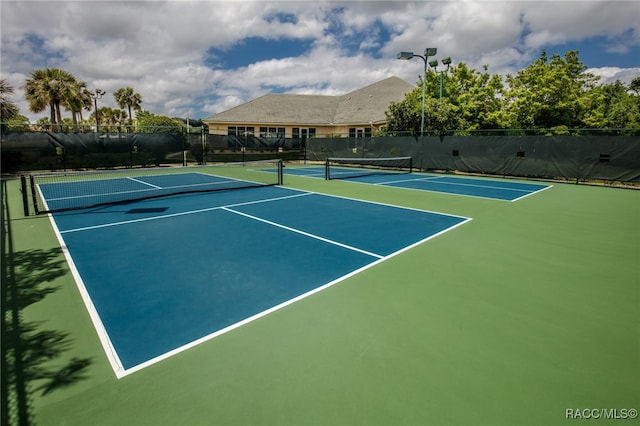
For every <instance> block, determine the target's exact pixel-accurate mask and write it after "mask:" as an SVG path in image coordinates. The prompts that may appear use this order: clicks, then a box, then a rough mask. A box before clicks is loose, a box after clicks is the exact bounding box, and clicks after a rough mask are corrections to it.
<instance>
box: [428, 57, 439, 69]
mask: <svg viewBox="0 0 640 426" xmlns="http://www.w3.org/2000/svg"><path fill="white" fill-rule="evenodd" d="M429 66H430V67H431V68H436V67H437V66H438V60H437V59H434V60H433V61H429Z"/></svg>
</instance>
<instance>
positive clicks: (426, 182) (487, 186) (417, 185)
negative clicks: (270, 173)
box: [285, 166, 549, 201]
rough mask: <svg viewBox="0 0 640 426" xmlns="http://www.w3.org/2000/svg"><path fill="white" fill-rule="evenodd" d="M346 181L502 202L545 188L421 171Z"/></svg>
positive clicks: (318, 170)
mask: <svg viewBox="0 0 640 426" xmlns="http://www.w3.org/2000/svg"><path fill="white" fill-rule="evenodd" d="M332 170H333V171H332V176H340V173H341V168H340V167H334V168H333V169H332ZM342 170H344V174H345V175H346V176H349V175H350V174H352V173H353V169H352V168H344V169H342ZM285 173H287V174H294V175H298V176H306V177H315V178H321V179H324V176H325V169H324V167H321V166H314V167H301V168H292V167H291V168H286V169H285ZM348 180H349V181H351V182H359V183H366V184H371V185H381V186H393V187H397V188H406V189H416V190H421V191H431V192H441V193H447V194H455V195H466V196H471V197H480V198H490V199H494V200H505V201H517V200H519V199H521V198H524V197H527V196H529V195H532V194H535V193H536V192H539V191H542V190H544V189H547V188H549V185H542V184H534V183H522V182H514V181H511V180H494V179H483V178H472V177H458V176H443V175H433V174H425V173H406V174H402V173H391V172H387V173H384V172H381V173H378V174H371V175H367V176H358V177H349V178H348Z"/></svg>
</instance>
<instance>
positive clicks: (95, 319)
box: [38, 188, 472, 379]
mask: <svg viewBox="0 0 640 426" xmlns="http://www.w3.org/2000/svg"><path fill="white" fill-rule="evenodd" d="M283 189H287V190H291V191H296V192H299V193H298V194H294V195H289V196H283V197H276V198H270V199H267V200H256V201H250V202H245V203H237V204H232V205H228V206H218V207H212V208H207V209H200V210H194V211H189V212H182V213H175V214H171V215H161V216H155V217H152V218H145V219H137V220H131V221H123V222H117V223H111V224H105V225H97V226H91V227H85V228H77V229H72V230H67V231H62V232H61V231H59V229H58V226H57V224H56V222H55V219H54V217H53V214H48V216H49V220H50V222H51V225H52V227H53V229H54V232H55V234H56V237H57V238H58V242H59V243H60V246H61V248H62V251H63V253H64V255H65V258H66V259H67V263H68V264H69V268H70V269H71V273H72V275H73V277H74V279H75V281H76V285H77V287H78V290H79V292H80V295H81V297H82V300H83V302H84V304H85V307H86V309H87V311H88V313H89V316H90V318H91V321H92V323H93V326H94V328H95V330H96V333H97V334H98V338H99V339H100V343H101V344H102V347H103V350H104V351H105V355H106V356H107V359H108V360H109V363H110V364H111V368H112V369H113V371H114V373H115V375H116V378H118V379H121V378H123V377H125V376H128V375H129V374H132V373H135V372H137V371H140V370H142V369H143V368H145V367H148V366H150V365H153V364H155V363H157V362H159V361H162V360H165V359H167V358H169V357H171V356H173V355H176V354H178V353H180V352H183V351H185V350H187V349H190V348H192V347H195V346H197V345H199V344H201V343H203V342H206V341H208V340H211V339H213V338H215V337H217V336H220V335H222V334H225V333H228V332H229V331H232V330H234V329H236V328H238V327H241V326H243V325H245V324H248V323H250V322H252V321H255V320H256V319H258V318H261V317H263V316H266V315H268V314H270V313H272V312H275V311H277V310H279V309H282V308H284V307H286V306H288V305H291V304H293V303H295V302H298V301H300V300H302V299H304V298H307V297H309V296H311V295H313V294H316V293H318V292H320V291H323V290H325V289H327V288H329V287H331V286H333V285H335V284H338V283H339V282H342V281H344V280H345V279H347V278H350V277H352V276H354V275H356V274H358V273H360V272H362V271H364V270H366V269H369V268H371V267H373V266H375V265H377V264H378V263H381V262H383V261H385V260H387V259H390V258H392V257H394V256H397V255H398V254H400V253H403V252H405V251H407V250H410V249H411V248H413V247H416V246H418V245H420V244H422V243H424V242H426V241H428V240H431V239H432V238H435V237H437V236H440V235H442V234H444V233H446V232H448V231H451V230H453V229H455V228H457V227H459V226H461V225H463V224H465V223H467V222H469V221H470V220H472V219H471V218H468V217H464V216H458V215H452V214H448V213H441V212H434V211H429V210H422V209H417V208H410V207H403V206H396V205H393V204H386V203H378V202H373V201H368V200H360V199H356V198H349V197H342V196H337V195H330V194H323V193H318V192H310V191H302V190H299V189H294V188H283ZM38 190H39V188H38ZM41 195H42V194H41ZM307 195H320V196H326V197H334V198H342V199H346V200H351V201H357V202H362V203H369V204H378V205H383V206H388V207H394V208H399V209H404V210H413V211H420V212H425V213H432V214H438V215H441V216H449V217H456V218H459V219H464V220H463V221H461V222H459V223H457V224H455V225H453V226H450V227H449V228H446V229H443V230H442V231H440V232H437V233H435V234H432V235H429V236H428V237H426V238H424V239H422V240H420V241H417V242H415V243H413V244H411V245H409V246H406V247H404V248H402V249H400V250H398V251H396V252H394V253H391V254H389V255H387V256H381V255H378V254H375V253H370V252H367V251H364V250H360V249H357V248H355V247H351V246H348V245H345V244H341V243H338V242H335V241H331V240H328V239H325V238H322V237H319V236H314V235H313V234H309V233H306V232H304V231H301V230H296V229H294V228H290V227H287V226H284V225H281V224H277V223H275V222H271V221H267V220H266V219H261V218H258V217H255V216H251V215H248V214H245V213H241V212H238V211H235V210H232V209H231V207H235V206H241V205H249V204H258V203H262V202H269V201H278V200H283V199H289V198H297V197H302V196H307ZM41 198H42V199H44V198H43V197H41ZM45 207H46V202H45ZM218 209H224V210H227V211H229V212H231V213H236V214H240V215H243V216H247V217H249V218H251V219H254V220H259V221H262V222H265V223H268V224H271V225H273V226H277V227H280V228H284V229H288V230H290V231H292V232H297V233H300V234H303V235H306V236H308V237H311V238H317V239H319V240H322V241H325V242H328V243H331V244H335V245H338V246H342V247H345V248H348V249H351V250H354V251H357V252H360V253H363V254H366V255H369V256H372V257H374V258H377V260H375V261H373V262H371V263H369V264H367V265H364V266H363V267H361V268H359V269H356V270H354V271H351V272H350V273H348V274H346V275H343V276H342V277H339V278H337V279H335V280H333V281H331V282H329V283H327V284H324V285H322V286H320V287H316V288H314V289H312V290H310V291H308V292H306V293H303V294H301V295H299V296H296V297H294V298H292V299H289V300H287V301H285V302H282V303H280V304H278V305H276V306H273V307H271V308H269V309H267V310H265V311H262V312H259V313H257V314H255V315H253V316H251V317H248V318H245V319H244V320H241V321H239V322H237V323H235V324H232V325H230V326H228V327H225V328H223V329H220V330H218V331H216V332H214V333H211V334H209V335H206V336H203V337H201V338H199V339H197V340H194V341H192V342H190V343H187V344H185V345H183V346H180V347H178V348H176V349H174V350H172V351H169V352H166V353H164V354H162V355H160V356H157V357H155V358H152V359H150V360H147V361H145V362H143V363H140V364H137V365H135V366H133V367H131V368H128V369H125V368H124V367H123V365H122V362H121V361H120V358H119V356H118V354H117V352H116V350H115V347H114V346H113V343H112V342H111V339H110V338H109V334H108V333H107V330H106V328H105V327H104V324H103V323H102V320H101V318H100V315H99V314H98V311H97V309H96V307H95V305H94V304H93V301H92V300H91V296H90V295H89V292H88V290H87V288H86V286H85V285H84V281H83V280H82V277H81V276H80V273H79V272H78V270H77V268H76V266H75V263H74V261H73V258H72V257H71V253H70V251H69V249H68V248H67V246H66V244H65V242H64V238H63V236H62V234H63V233H69V232H77V231H82V230H88V229H97V228H104V227H109V226H117V225H122V224H127V223H135V222H143V221H148V220H155V219H163V218H168V217H174V216H182V215H187V214H195V213H201V212H206V211H212V210H218Z"/></svg>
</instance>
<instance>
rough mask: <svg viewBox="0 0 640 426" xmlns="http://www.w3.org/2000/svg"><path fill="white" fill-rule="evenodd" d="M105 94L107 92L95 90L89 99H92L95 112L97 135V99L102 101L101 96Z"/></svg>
mask: <svg viewBox="0 0 640 426" xmlns="http://www.w3.org/2000/svg"><path fill="white" fill-rule="evenodd" d="M105 93H107V92H105V91H104V90H102V89H96V91H95V92H94V93H92V94H91V97H92V98H93V106H94V107H95V110H96V133H98V99H102V95H104V94H105Z"/></svg>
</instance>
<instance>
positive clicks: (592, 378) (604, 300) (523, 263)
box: [0, 176, 640, 426]
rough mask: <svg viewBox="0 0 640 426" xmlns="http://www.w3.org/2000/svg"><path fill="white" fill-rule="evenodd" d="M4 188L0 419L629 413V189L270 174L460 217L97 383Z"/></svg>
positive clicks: (632, 379)
mask: <svg viewBox="0 0 640 426" xmlns="http://www.w3.org/2000/svg"><path fill="white" fill-rule="evenodd" d="M19 186H20V185H19V181H17V180H9V181H4V182H3V194H2V199H3V200H2V201H3V206H6V205H7V204H8V209H6V208H5V207H3V219H4V220H3V243H2V244H3V245H2V248H3V253H2V254H3V259H2V260H3V268H2V269H3V276H2V303H3V305H2V309H3V318H4V322H3V330H2V331H3V333H2V339H3V340H2V346H3V374H2V376H3V379H2V380H3V381H2V386H3V389H2V394H3V405H2V408H3V417H2V419H0V423H2V424H10V425H14V424H16V425H17V424H33V425H43V426H44V425H125V426H126V425H218V424H219V425H553V424H575V423H576V420H573V419H570V418H567V417H568V416H567V410H574V411H575V410H594V409H598V410H617V411H615V412H607V413H609V414H611V413H613V414H615V415H617V416H618V417H620V416H621V415H622V414H625V413H626V415H628V413H633V411H629V410H634V409H635V410H637V409H640V315H639V314H638V312H640V220H639V219H640V192H639V191H636V190H630V189H616V188H605V187H591V186H585V185H572V184H558V183H554V184H553V187H551V188H549V189H547V190H545V191H541V192H539V193H536V194H533V195H531V196H529V197H526V198H523V199H521V200H518V201H516V202H505V201H499V200H489V199H483V198H475V197H465V196H459V195H451V194H442V193H433V192H426V191H414V190H407V189H402V188H391V187H380V186H374V185H363V184H358V183H352V182H347V181H324V180H320V179H309V178H304V177H298V176H286V179H285V186H288V187H291V188H296V189H302V190H308V191H315V192H319V193H325V194H331V195H339V196H345V197H352V198H357V199H362V200H369V201H374V202H379V203H387V204H392V205H398V206H404V207H410V208H416V209H422V210H429V211H434V212H441V213H447V214H452V215H460V216H464V217H469V218H472V220H471V221H470V222H469V223H466V224H465V225H464V226H461V227H458V228H456V229H453V230H451V231H449V232H447V233H445V234H443V235H440V236H438V237H437V238H434V239H431V240H429V241H426V242H424V243H423V244H421V245H418V246H417V247H414V248H412V249H410V250H407V251H405V252H403V253H401V254H399V255H397V256H395V257H393V258H390V259H388V260H387V261H385V262H382V263H380V264H378V265H376V266H374V267H372V268H369V269H366V270H364V271H363V272H361V273H359V274H356V275H354V276H352V277H350V278H347V279H346V280H344V281H342V282H340V283H338V284H337V285H334V286H332V287H330V288H328V289H326V290H324V291H321V292H319V293H316V294H313V295H312V296H310V297H307V298H305V299H303V300H301V301H299V302H296V303H293V304H291V305H288V306H286V307H284V308H283V309H280V310H278V311H276V312H273V313H271V314H269V315H266V316H264V317H261V318H259V319H258V320H256V321H253V322H251V323H249V324H246V325H244V326H242V327H239V328H237V329H235V330H233V331H231V332H229V333H226V334H223V335H221V336H219V337H216V338H215V339H212V340H209V341H206V342H204V343H202V344H200V345H197V346H195V347H193V348H191V349H189V350H187V351H184V352H181V353H179V354H177V355H175V356H172V357H170V358H168V359H165V360H163V361H161V362H159V363H156V364H154V365H151V366H149V367H147V368H145V369H142V370H140V371H137V372H135V373H133V374H131V375H128V376H126V377H124V378H122V379H117V378H116V376H115V374H114V372H113V370H112V369H111V367H110V365H109V362H108V360H107V357H106V356H105V353H104V350H103V348H102V346H101V344H100V341H99V338H98V336H97V334H96V332H95V330H94V328H93V325H92V323H91V320H90V317H89V314H88V313H87V310H86V308H85V306H84V304H83V302H82V299H81V296H80V294H79V291H78V288H77V286H76V284H75V281H74V278H73V275H72V274H71V272H70V270H69V267H68V265H67V264H66V262H65V258H64V256H63V253H62V250H61V248H60V247H59V244H58V240H57V239H56V236H55V234H54V231H53V229H52V227H51V225H50V222H49V219H48V218H47V217H44V216H39V217H33V216H32V217H28V218H25V217H24V215H23V213H22V199H21V195H20V188H19ZM392 220H393V218H392V217H390V218H389V221H392ZM122 244H123V245H125V244H127V242H126V241H122ZM176 249H180V248H176ZM304 255H305V253H290V252H288V251H287V247H285V246H283V247H282V252H281V253H279V254H278V256H276V257H275V258H276V259H279V261H288V262H295V261H296V257H299V256H304ZM105 261H108V260H105ZM131 261H132V262H135V261H136V259H131ZM212 262H213V258H212ZM113 267H114V268H117V267H118V265H116V264H114V265H113ZM140 267H141V268H143V267H144V262H141V265H140ZM247 267H251V265H248V266H247ZM273 267H274V268H277V267H278V264H277V262H274V265H273ZM326 267H327V268H331V265H326ZM190 273H193V271H190V270H189V268H188V265H186V266H185V270H184V274H185V276H188V274H190ZM256 273H259V274H269V271H256ZM131 285H132V286H134V285H135V283H131ZM16 330H18V333H19V334H20V338H16V333H15V331H16ZM622 410H627V411H622ZM593 412H594V411H590V413H593ZM5 422H6V423H5ZM591 422H592V423H594V424H595V423H597V424H602V423H608V422H611V423H616V424H618V423H619V422H620V420H616V419H613V420H606V419H602V418H601V419H599V420H597V421H594V420H591ZM636 422H638V420H637V419H635V420H634V419H627V422H623V423H622V424H634V423H635V424H637V423H636Z"/></svg>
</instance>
